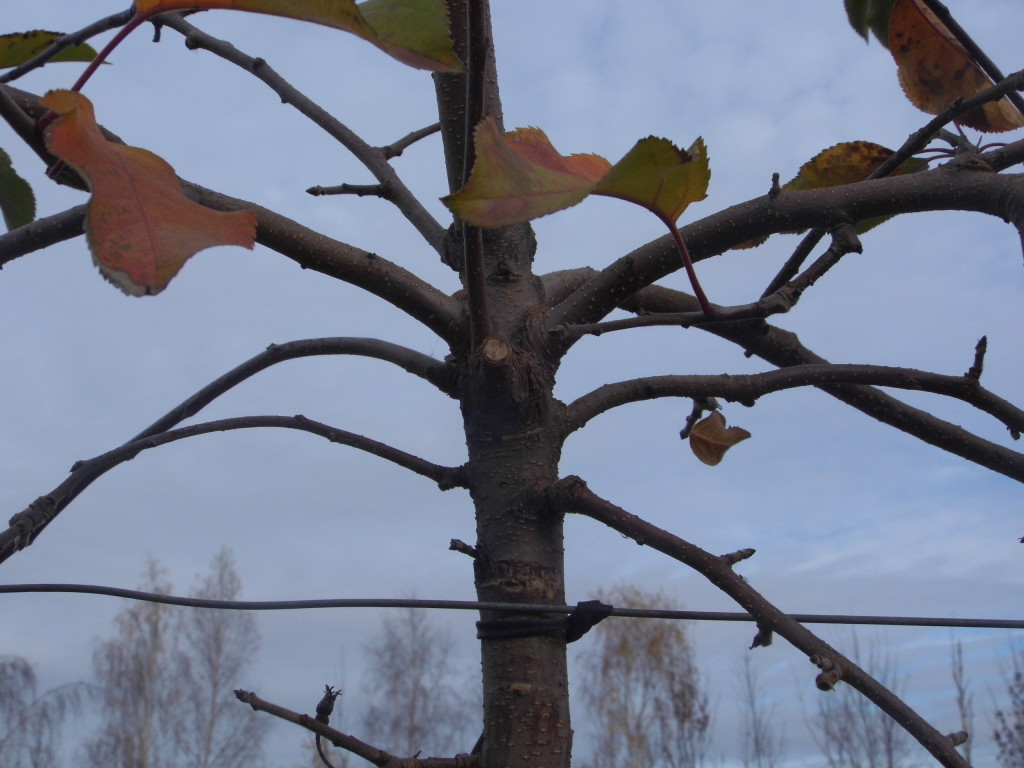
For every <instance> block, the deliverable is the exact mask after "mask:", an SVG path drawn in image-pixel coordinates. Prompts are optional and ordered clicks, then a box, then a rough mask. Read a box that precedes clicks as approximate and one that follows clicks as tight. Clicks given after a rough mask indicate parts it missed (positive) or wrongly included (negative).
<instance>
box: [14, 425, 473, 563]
mask: <svg viewBox="0 0 1024 768" xmlns="http://www.w3.org/2000/svg"><path fill="white" fill-rule="evenodd" d="M263 427H278V428H284V429H297V430H300V431H303V432H309V433H311V434H314V435H319V436H320V437H323V438H326V439H327V440H330V441H331V442H332V443H340V444H342V445H348V446H350V447H352V448H358V449H359V450H361V451H365V452H367V453H371V454H373V455H375V456H379V457H380V458H382V459H387V460H388V461H390V462H392V463H394V464H397V465H398V466H400V467H403V468H405V469H408V470H411V471H413V472H416V473H417V474H420V475H423V476H424V477H428V478H430V479H431V480H433V481H434V482H436V483H437V485H438V487H439V488H441V489H442V490H449V489H451V488H456V487H463V486H464V484H465V480H464V478H463V473H462V470H461V468H459V467H443V466H441V465H439V464H434V463H432V462H429V461H426V460H425V459H421V458H420V457H418V456H414V455H413V454H411V453H406V452H405V451H401V450H399V449H397V448H394V447H392V446H390V445H387V444H385V443H381V442H378V441H376V440H371V439H370V438H368V437H364V436H363V435H357V434H355V433H353V432H347V431H345V430H343V429H337V428H335V427H331V426H329V425H327V424H321V423H320V422H318V421H313V420H312V419H307V418H306V417H305V416H301V415H299V416H241V417H236V418H230V419H219V420H217V421H209V422H205V423H203V424H194V425H191V426H187V427H181V428H180V429H174V430H169V431H167V432H161V433H159V434H156V435H151V436H148V437H144V438H142V439H139V440H133V441H130V442H127V443H125V444H124V445H121V446H118V447H117V448H114V449H113V450H111V451H107V452H106V453H104V454H101V455H99V456H96V457H94V458H91V459H87V460H85V461H78V462H75V464H74V465H73V466H72V467H71V474H70V476H69V477H68V478H67V479H66V480H65V481H64V482H63V483H61V484H60V485H58V486H57V487H56V488H54V489H53V490H52V491H51V492H50V493H48V494H46V495H45V496H41V497H39V498H38V499H36V500H35V501H34V502H32V503H31V504H29V506H28V507H27V508H26V509H24V510H22V511H21V512H19V513H17V514H16V515H14V516H13V517H12V518H11V519H10V521H9V526H10V527H9V528H8V529H7V530H6V531H3V532H0V563H2V562H4V561H5V560H7V558H9V557H10V556H11V555H13V554H14V553H15V552H17V551H19V550H21V549H24V548H25V547H27V546H29V545H30V544H32V543H33V542H34V541H35V539H36V538H37V537H38V536H39V534H40V533H41V532H42V530H43V529H44V528H45V527H46V526H47V525H49V524H50V522H51V521H52V520H53V519H54V518H56V517H57V515H58V514H60V513H61V511H63V510H64V508H65V507H67V506H68V504H70V503H71V502H72V501H73V500H74V499H75V498H76V497H78V495H79V494H81V493H82V491H84V490H85V489H86V488H88V487H89V486H90V485H91V484H92V483H93V481H95V480H97V479H99V478H100V477H101V476H102V475H104V474H106V473H107V472H108V471H109V470H111V469H113V468H114V467H116V466H118V465H119V464H123V463H124V462H126V461H131V460H132V459H134V458H135V457H136V456H138V455H139V454H140V453H141V452H142V451H145V450H147V449H149V448H156V447H158V446H161V445H165V444H167V443H172V442H175V441H177V440H182V439H184V438H188V437H196V436H197V435H205V434H209V433H211V432H226V431H230V430H235V429H256V428H263Z"/></svg>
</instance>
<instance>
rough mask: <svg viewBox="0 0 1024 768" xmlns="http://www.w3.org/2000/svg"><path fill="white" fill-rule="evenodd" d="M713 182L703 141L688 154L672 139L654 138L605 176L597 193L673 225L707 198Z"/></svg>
mask: <svg viewBox="0 0 1024 768" xmlns="http://www.w3.org/2000/svg"><path fill="white" fill-rule="evenodd" d="M710 181H711V169H710V167H709V165H708V153H707V149H706V148H705V146H704V140H703V139H700V138H698V139H697V140H696V141H695V142H694V143H693V145H692V146H691V147H690V148H689V149H688V150H687V151H685V152H684V151H683V150H681V149H679V148H678V147H676V146H675V145H674V144H673V143H672V142H671V141H669V140H668V139H659V138H657V137H654V136H650V137H648V138H646V139H641V140H640V141H638V142H637V143H636V145H635V146H634V147H633V148H632V149H631V150H630V151H629V152H628V153H627V154H626V156H625V157H623V158H622V159H621V160H619V162H617V163H616V164H615V165H614V166H613V167H612V169H611V170H610V171H609V172H608V173H607V174H605V176H604V178H602V179H601V181H600V183H598V184H597V186H595V187H594V194H595V195H607V196H609V197H618V198H620V199H622V200H628V201H629V202H632V203H636V204H637V205H642V206H643V207H644V208H647V209H648V210H649V211H652V212H654V213H655V214H657V215H658V216H659V217H660V218H661V219H662V220H664V221H666V222H667V223H668V224H669V225H670V226H671V225H672V224H674V223H675V222H676V221H677V220H678V219H679V217H680V216H681V215H682V213H683V211H685V210H686V208H687V206H689V205H690V203H695V202H697V201H698V200H703V199H704V198H705V197H707V195H708V184H709V183H710Z"/></svg>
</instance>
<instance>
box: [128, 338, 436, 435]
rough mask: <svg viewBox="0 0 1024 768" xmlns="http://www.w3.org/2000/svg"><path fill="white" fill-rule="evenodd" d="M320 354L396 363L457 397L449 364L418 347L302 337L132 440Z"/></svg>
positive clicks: (272, 349)
mask: <svg viewBox="0 0 1024 768" xmlns="http://www.w3.org/2000/svg"><path fill="white" fill-rule="evenodd" d="M316 355H359V356H362V357H372V358H376V359H377V360H383V361H385V362H389V363H394V364H395V365H397V366H398V367H400V368H402V369H403V370H405V371H407V372H409V373H411V374H413V375H415V376H419V377H420V378H421V379H424V380H425V381H429V382H430V383H431V384H433V385H434V386H435V387H437V388H438V389H439V390H441V391H442V392H444V393H445V394H446V395H448V396H449V397H455V396H456V389H455V386H456V385H455V381H454V375H453V374H452V372H451V371H450V370H449V368H448V366H447V365H445V364H444V363H442V362H439V361H437V360H434V359H433V358H432V357H428V356H427V355H424V354H422V353H420V352H416V351H415V350H412V349H408V348H407V347H402V346H399V345H398V344H392V343H390V342H387V341H381V340H380V339H364V338H357V337H346V336H338V337H333V338H325V339H302V340H300V341H289V342H286V343H284V344H271V345H270V346H269V347H267V348H266V349H265V350H264V351H262V352H260V353H259V354H258V355H255V356H254V357H251V358H249V359H248V360H246V361H245V362H244V363H242V364H241V365H239V366H237V367H235V368H232V369H231V370H230V371H228V372H227V373H225V374H224V375H223V376H220V377H219V378H217V379H215V380H214V381H211V382H210V383H209V384H207V385H206V386H205V387H203V388H202V389H200V390H199V391H198V392H196V393H195V394H194V395H192V396H191V397H189V398H187V399H186V400H184V401H183V402H181V403H179V404H178V405H176V406H175V407H174V408H172V409H171V410H170V411H168V412H167V413H166V414H164V415H163V416H161V417H160V418H159V419H157V420H156V421H155V422H153V423H152V424H150V425H149V426H148V427H146V429H144V430H142V432H140V433H139V434H137V435H136V436H135V437H133V438H132V440H131V441H129V442H132V441H135V440H141V439H143V438H145V437H152V436H153V435H156V434H159V433H161V432H166V431H167V430H168V429H171V428H172V427H174V426H175V425H177V424H180V423H181V422H182V421H184V420H185V419H187V418H189V417H191V416H194V415H195V414H197V413H199V411H201V410H202V409H203V408H205V407H206V406H207V405H209V404H210V403H211V402H213V400H215V399H216V398H218V397H220V396H221V395H223V394H224V393H225V392H227V391H228V390H229V389H231V388H232V387H235V386H237V385H239V384H241V383H242V382H243V381H245V380H246V379H248V378H249V377H251V376H254V375H256V374H257V373H259V372H260V371H262V370H264V369H266V368H269V367H270V366H272V365H276V364H277V363H281V362H284V361H285V360H295V359H296V358H301V357H313V356H316Z"/></svg>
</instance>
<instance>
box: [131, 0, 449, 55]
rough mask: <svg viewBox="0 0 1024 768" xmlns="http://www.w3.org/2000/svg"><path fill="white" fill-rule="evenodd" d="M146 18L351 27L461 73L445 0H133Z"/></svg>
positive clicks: (387, 47) (395, 51)
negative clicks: (204, 16)
mask: <svg viewBox="0 0 1024 768" xmlns="http://www.w3.org/2000/svg"><path fill="white" fill-rule="evenodd" d="M135 8H136V9H137V10H138V11H139V12H140V13H142V14H145V15H146V16H147V17H148V16H151V15H155V14H157V13H164V12H166V11H180V10H184V9H190V8H201V9H207V10H236V11H250V12H252V13H266V14H270V15H273V16H283V17H286V18H290V19H299V20H301V21H310V22H314V23H316V24H323V25H325V26H328V27H334V28H335V29H341V30H344V31H346V32H351V33H352V34H354V35H357V36H359V37H361V38H363V39H364V40H367V41H369V42H371V43H373V44H374V45H376V46H377V47H378V48H380V49H381V50H383V51H385V52H386V53H388V54H389V55H391V56H393V57H394V58H396V59H398V60H399V61H401V62H402V63H404V64H408V65H409V66H412V67H417V68H418V69H427V70H431V71H433V72H461V71H462V62H460V61H459V59H458V57H457V56H456V55H455V52H454V50H453V48H452V41H451V35H450V32H449V24H448V6H447V4H446V3H445V0H368V2H364V3H360V4H356V3H355V2H354V0H135Z"/></svg>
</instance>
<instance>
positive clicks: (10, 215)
mask: <svg viewBox="0 0 1024 768" xmlns="http://www.w3.org/2000/svg"><path fill="white" fill-rule="evenodd" d="M0 211H2V212H3V215H4V223H5V224H6V225H7V229H8V230H11V229H17V228H18V227H22V226H24V225H25V224H28V223H30V222H31V221H32V220H33V219H34V218H35V217H36V198H35V195H33V194H32V187H30V186H29V185H28V182H27V181H25V180H24V179H23V178H21V176H19V175H18V174H17V173H16V172H15V171H14V166H12V165H11V157H10V155H8V154H7V153H6V152H4V151H3V150H2V149H0Z"/></svg>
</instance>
